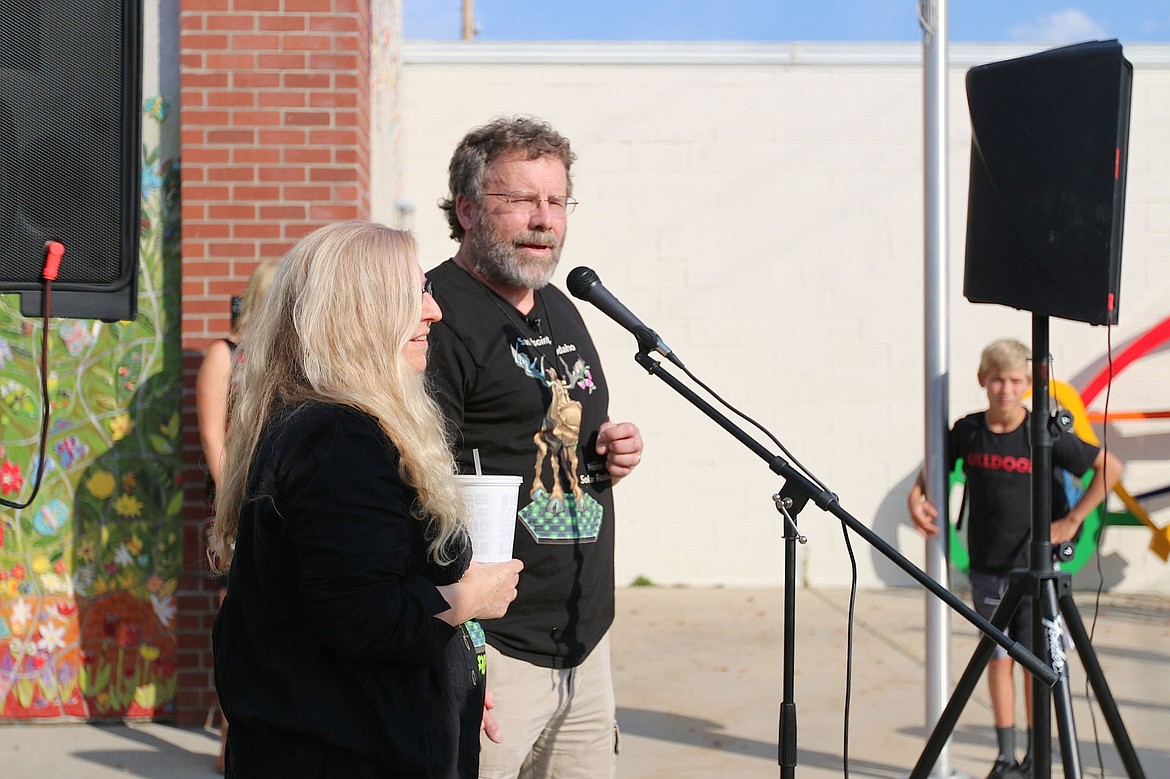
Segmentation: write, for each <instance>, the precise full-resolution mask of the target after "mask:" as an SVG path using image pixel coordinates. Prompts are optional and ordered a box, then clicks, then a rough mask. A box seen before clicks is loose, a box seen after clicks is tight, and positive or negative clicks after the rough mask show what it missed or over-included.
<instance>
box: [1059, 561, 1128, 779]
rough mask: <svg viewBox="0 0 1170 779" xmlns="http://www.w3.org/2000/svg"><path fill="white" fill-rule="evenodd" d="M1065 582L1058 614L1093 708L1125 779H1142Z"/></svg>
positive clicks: (1123, 726)
mask: <svg viewBox="0 0 1170 779" xmlns="http://www.w3.org/2000/svg"><path fill="white" fill-rule="evenodd" d="M1065 576H1067V574H1065ZM1067 581H1068V584H1067V586H1065V585H1064V582H1062V586H1061V591H1060V613H1061V614H1062V615H1064V623H1065V625H1067V626H1068V632H1069V634H1070V635H1071V636H1072V640H1073V646H1075V647H1076V649H1077V655H1079V656H1080V658H1081V665H1082V666H1083V667H1084V669H1085V676H1086V677H1088V679H1089V685H1090V686H1091V687H1092V688H1093V694H1094V695H1096V696H1097V705H1098V706H1100V707H1101V713H1102V714H1103V715H1104V717H1105V722H1106V724H1107V725H1108V726H1109V733H1110V735H1112V736H1113V744H1114V746H1116V747H1117V753H1118V755H1120V757H1121V762H1122V764H1123V765H1124V766H1125V771H1126V773H1127V774H1128V776H1129V779H1145V777H1146V774H1145V772H1144V771H1143V770H1142V765H1141V762H1140V761H1139V760H1138V756H1137V752H1136V751H1135V750H1134V748H1133V742H1132V741H1130V740H1129V733H1128V732H1127V731H1126V729H1125V723H1124V722H1122V720H1121V712H1119V711H1118V710H1117V702H1116V701H1115V700H1114V699H1113V694H1112V693H1111V692H1110V691H1109V683H1108V682H1107V681H1105V674H1104V673H1103V672H1102V671H1101V664H1100V663H1099V662H1097V653H1096V652H1095V651H1094V650H1093V645H1092V644H1091V643H1090V642H1089V634H1088V633H1087V632H1086V631H1085V623H1084V622H1082V621H1081V614H1080V612H1079V611H1077V604H1076V603H1075V602H1074V601H1073V598H1072V583H1071V579H1069V580H1067Z"/></svg>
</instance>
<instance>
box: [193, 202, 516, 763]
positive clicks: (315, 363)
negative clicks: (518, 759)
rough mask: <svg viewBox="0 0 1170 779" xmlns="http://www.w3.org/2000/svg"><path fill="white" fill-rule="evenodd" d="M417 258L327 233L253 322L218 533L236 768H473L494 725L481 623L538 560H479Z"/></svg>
mask: <svg viewBox="0 0 1170 779" xmlns="http://www.w3.org/2000/svg"><path fill="white" fill-rule="evenodd" d="M416 253H417V250H416V247H415V243H414V239H413V238H412V237H411V236H410V234H409V233H405V232H401V231H397V230H392V229H390V228H388V227H385V226H382V225H378V224H373V223H369V222H344V223H338V224H333V225H329V226H326V227H322V228H320V229H318V230H315V231H314V232H312V233H310V234H309V235H308V236H306V237H305V238H303V239H302V240H301V241H299V242H298V243H297V244H296V245H295V246H294V247H293V248H292V249H291V250H290V251H289V253H288V255H287V256H286V257H285V259H284V261H283V262H282V264H281V267H280V268H279V269H278V271H277V273H276V275H275V277H274V278H273V280H272V284H271V287H270V289H269V294H268V295H267V297H266V298H265V300H264V302H263V303H262V304H261V305H260V306H259V307H258V308H257V309H256V310H253V311H251V312H250V313H249V319H248V321H247V322H246V323H245V325H244V327H243V330H242V332H241V342H242V343H243V344H245V348H246V349H247V355H248V358H247V360H245V361H244V362H243V364H242V375H241V377H240V379H239V381H238V384H237V385H236V386H235V388H234V390H233V398H232V403H231V407H230V415H229V425H228V435H227V451H226V456H225V458H224V468H223V472H222V475H223V479H222V482H221V483H220V484H219V485H218V487H219V494H218V511H217V513H216V518H215V524H214V526H213V528H212V534H211V551H212V553H213V555H214V557H213V559H214V560H215V561H216V562H217V563H218V565H219V566H221V567H226V568H227V569H228V587H227V597H226V598H225V599H224V602H223V606H222V608H221V609H220V612H219V615H218V616H217V618H216V622H215V626H214V629H213V644H214V655H215V682H216V690H217V692H218V694H219V699H220V703H221V705H222V706H223V710H224V713H225V714H226V715H227V718H228V720H229V721H230V722H231V729H230V730H229V731H228V745H227V776H229V777H339V776H344V777H347V778H350V777H379V778H380V779H387V778H390V779H398V778H403V777H427V778H428V779H431V778H434V779H471V777H474V776H475V775H476V772H477V764H478V754H479V731H480V727H481V725H482V726H483V727H484V728H485V730H486V731H487V733H488V736H489V738H490V737H494V736H496V728H495V724H494V722H493V721H492V719H491V716H490V714H489V713H488V712H487V710H486V708H485V700H484V680H483V674H482V671H481V669H480V668H479V663H478V658H477V656H476V652H475V649H474V647H473V646H472V642H471V639H470V633H471V632H472V630H474V626H469V625H467V624H465V623H467V622H468V621H469V620H473V619H477V618H491V617H500V616H503V615H504V613H505V612H506V610H507V607H508V604H509V603H511V601H512V600H513V599H514V598H515V596H516V585H517V581H518V577H519V572H520V570H521V568H522V567H523V566H522V564H521V563H520V562H519V561H518V560H511V561H508V562H503V563H497V564H494V565H486V564H481V563H471V562H470V558H471V545H470V541H469V537H468V532H467V529H466V527H465V525H464V523H463V520H462V518H461V516H462V512H463V510H464V507H463V503H462V501H461V499H460V497H459V494H458V492H457V490H456V486H455V483H454V481H455V480H454V478H453V474H454V464H453V462H452V459H451V454H450V450H449V448H448V442H447V440H446V438H445V437H444V435H443V423H442V417H441V416H440V414H439V411H438V409H437V407H436V406H435V403H434V401H433V400H432V399H431V397H430V396H429V395H428V394H427V391H426V388H425V385H424V382H423V375H422V374H423V371H424V369H425V367H426V363H427V336H428V333H429V331H430V330H431V327H432V326H433V325H434V324H435V323H436V322H437V321H439V319H440V318H441V316H442V312H441V311H440V309H439V307H438V305H436V303H435V300H434V298H433V297H432V296H431V295H430V294H429V292H428V291H427V290H426V289H425V287H424V278H423V275H422V271H421V269H420V268H419V266H418V262H417V257H416Z"/></svg>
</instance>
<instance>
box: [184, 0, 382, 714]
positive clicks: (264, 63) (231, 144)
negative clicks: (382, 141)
mask: <svg viewBox="0 0 1170 779" xmlns="http://www.w3.org/2000/svg"><path fill="white" fill-rule="evenodd" d="M179 24H180V31H181V42H180V46H181V53H180V74H181V76H180V78H181V98H180V104H181V115H180V121H181V128H182V130H181V132H182V148H181V163H182V184H183V191H182V198H183V211H182V219H183V221H182V229H183V242H182V247H183V249H182V251H183V320H182V332H183V353H184V359H183V378H184V382H183V383H184V399H183V401H184V402H183V423H184V435H183V452H184V472H183V478H184V483H185V484H186V485H187V486H186V503H185V507H184V520H183V522H184V527H183V549H184V574H183V577H182V580H181V581H180V583H179V594H178V607H179V617H178V619H179V622H178V628H179V663H180V665H179V674H180V676H179V691H178V697H177V700H176V714H177V721H178V723H179V724H180V725H198V724H201V723H203V722H204V720H205V718H206V717H207V715H208V711H209V710H210V708H211V706H212V705H213V704H214V700H215V699H214V693H213V687H212V677H211V639H210V635H211V623H212V620H213V619H214V615H215V607H216V604H215V587H214V586H213V585H211V584H210V582H209V581H208V580H207V576H206V565H205V563H204V560H203V555H204V543H203V522H204V519H205V515H206V510H205V508H204V495H203V480H204V475H203V470H202V468H201V467H200V456H201V452H200V447H199V434H198V428H197V425H196V419H195V407H194V385H195V372H196V371H197V370H198V368H199V361H200V358H201V355H202V352H203V349H204V348H205V347H206V346H207V344H208V343H209V342H211V341H212V340H213V339H215V338H220V337H223V336H225V335H227V333H228V326H229V315H228V301H229V298H230V296H231V295H233V294H237V293H239V292H241V291H242V290H243V288H244V285H245V283H246V282H247V279H248V275H249V274H250V273H251V272H252V270H253V269H254V268H255V267H256V266H257V265H258V264H259V263H260V262H261V261H262V260H265V259H267V258H269V257H279V256H280V255H282V254H283V253H284V252H285V251H286V250H287V249H288V248H289V247H290V246H291V245H292V244H293V243H294V242H295V241H296V240H297V239H298V238H300V237H301V236H303V235H304V234H305V233H307V232H309V231H310V230H312V229H313V228H315V227H318V226H320V225H322V224H326V223H328V222H332V221H337V220H342V219H365V218H368V217H369V212H370V196H369V146H370V144H369V83H370V82H369V41H370V32H369V25H370V11H369V2H368V0H181V1H180V10H179Z"/></svg>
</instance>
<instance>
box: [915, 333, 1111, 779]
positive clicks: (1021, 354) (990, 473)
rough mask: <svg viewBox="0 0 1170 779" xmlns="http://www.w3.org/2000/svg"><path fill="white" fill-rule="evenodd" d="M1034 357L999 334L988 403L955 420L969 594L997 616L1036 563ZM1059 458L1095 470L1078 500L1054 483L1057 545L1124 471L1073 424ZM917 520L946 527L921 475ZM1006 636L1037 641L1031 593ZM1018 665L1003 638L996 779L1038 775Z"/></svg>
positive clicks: (988, 357) (982, 365)
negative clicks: (1023, 730) (1020, 699)
mask: <svg viewBox="0 0 1170 779" xmlns="http://www.w3.org/2000/svg"><path fill="white" fill-rule="evenodd" d="M1031 359H1032V355H1031V352H1030V351H1029V349H1028V347H1027V346H1025V345H1024V344H1022V343H1020V342H1019V341H1016V340H1012V339H1001V340H998V341H995V342H993V343H991V344H990V345H989V346H988V347H987V348H986V349H984V350H983V355H982V358H981V359H980V362H979V386H980V387H983V388H984V389H985V390H986V391H987V410H986V411H981V412H978V413H975V414H969V415H968V416H965V417H963V418H962V419H960V420H959V421H958V422H956V423H955V425H954V427H952V428H951V432H950V435H949V437H948V441H947V444H948V445H947V462H946V465H947V470H948V471H949V470H950V469H951V468H954V465H955V461H956V460H958V459H959V458H960V457H961V458H962V459H963V471H964V473H965V474H966V478H967V501H968V506H969V507H970V508H969V511H968V523H969V524H968V528H967V537H968V543H967V546H968V551H969V552H970V555H971V569H970V579H971V599H972V600H973V601H974V606H975V610H976V611H978V612H979V613H980V614H981V615H983V616H984V617H986V618H987V619H991V616H992V614H994V613H995V609H996V607H998V606H999V604H1000V601H1001V599H1002V598H1003V596H1004V593H1005V592H1006V591H1007V585H1008V575H1009V573H1010V572H1011V571H1012V570H1015V569H1020V568H1027V567H1028V548H1027V547H1028V540H1029V538H1030V537H1031V530H1032V526H1031V515H1032V512H1031V494H1032V493H1031V485H1032V449H1031V445H1030V443H1029V433H1028V431H1029V424H1030V419H1031V413H1030V412H1029V411H1028V409H1027V408H1025V407H1024V396H1025V395H1026V394H1027V393H1028V391H1029V390H1031V388H1032V371H1031V364H1030V363H1031ZM1052 465H1053V467H1054V468H1063V469H1065V470H1067V471H1069V472H1071V473H1073V474H1075V475H1076V476H1080V475H1082V474H1084V473H1085V472H1086V471H1087V470H1089V469H1090V468H1092V469H1093V478H1092V480H1091V481H1090V482H1089V486H1088V488H1087V489H1086V490H1085V493H1084V495H1083V496H1081V498H1080V499H1079V500H1078V501H1077V502H1076V504H1075V505H1073V506H1072V507H1070V506H1069V505H1068V501H1067V500H1066V499H1065V498H1064V491H1063V489H1055V488H1054V490H1053V500H1052V505H1053V514H1054V516H1053V520H1052V535H1051V540H1052V543H1053V544H1059V543H1063V542H1065V541H1070V540H1072V539H1073V538H1074V537H1075V536H1076V534H1077V531H1078V530H1080V527H1081V524H1082V523H1083V522H1084V521H1085V517H1087V516H1088V515H1089V512H1091V511H1092V510H1093V509H1094V508H1096V507H1097V505H1098V504H1100V503H1101V502H1102V501H1103V500H1105V496H1106V494H1107V493H1108V491H1109V490H1111V489H1113V485H1115V484H1117V480H1118V479H1120V478H1121V463H1120V461H1119V460H1118V459H1117V458H1116V457H1114V456H1113V455H1112V454H1109V453H1107V452H1105V451H1104V450H1103V449H1099V448H1098V447H1096V446H1093V445H1092V444H1089V443H1086V442H1084V441H1082V440H1081V439H1080V438H1078V437H1077V436H1076V435H1074V434H1072V433H1071V432H1067V433H1064V434H1062V435H1059V436H1057V437H1056V438H1055V439H1054V441H1053V444H1052ZM908 502H909V509H910V518H911V519H912V520H913V521H914V525H915V527H917V528H918V531H919V532H920V533H922V535H923V536H925V537H930V536H933V535H935V534H936V533H938V532H939V527H938V524H937V520H938V508H937V507H935V506H934V505H933V504H932V503H931V502H930V501H929V500H927V498H926V492H925V487H924V484H923V477H922V474H921V473H920V474H919V475H918V480H917V481H916V482H915V484H914V486H913V487H912V488H911V490H910V496H909V500H908ZM1006 632H1007V634H1008V635H1009V636H1011V637H1012V638H1013V639H1015V640H1016V641H1018V642H1020V643H1021V644H1023V645H1024V646H1026V647H1028V649H1031V648H1032V601H1031V599H1030V598H1024V599H1022V600H1021V601H1020V606H1019V608H1018V609H1017V610H1016V613H1015V616H1014V617H1013V619H1012V621H1011V622H1010V623H1009V624H1008V626H1007V631H1006ZM1014 666H1015V663H1014V661H1013V660H1012V659H1011V657H1009V656H1008V654H1007V651H1006V650H1005V649H1003V647H999V646H997V647H996V648H995V654H994V655H993V657H992V660H991V662H990V663H989V664H988V666H987V681H988V686H989V689H990V696H991V709H992V715H993V716H994V718H995V733H996V741H997V743H998V746H999V754H998V755H997V756H996V759H995V764H994V765H993V766H992V768H991V772H990V773H989V774H988V775H987V776H988V779H1002V778H1003V777H1009V776H1016V775H1020V774H1026V775H1027V776H1031V775H1032V771H1031V765H1032V761H1031V753H1030V752H1029V753H1028V754H1026V755H1025V756H1024V759H1023V761H1022V762H1017V761H1016V757H1015V711H1016V709H1015V683H1014V681H1013V678H1012V674H1013V669H1014ZM1031 697H1032V688H1031V686H1030V685H1028V684H1025V685H1024V698H1025V700H1026V702H1027V703H1026V706H1027V710H1028V728H1029V732H1028V744H1029V746H1030V745H1031V743H1032V739H1031V727H1032V703H1031Z"/></svg>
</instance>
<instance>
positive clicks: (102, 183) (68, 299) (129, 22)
mask: <svg viewBox="0 0 1170 779" xmlns="http://www.w3.org/2000/svg"><path fill="white" fill-rule="evenodd" d="M141 17H142V12H141V0H52V2H46V1H45V0H27V2H15V1H13V2H4V3H3V5H2V6H0V293H19V294H20V309H21V313H22V314H23V315H25V316H40V315H41V314H42V312H43V307H44V305H43V304H44V301H43V294H42V292H43V289H44V287H43V283H42V279H41V272H42V268H43V266H44V261H45V243H46V241H50V240H52V241H59V242H60V243H62V244H64V246H65V257H64V260H63V262H62V264H61V269H60V275H59V276H58V278H57V280H56V282H55V283H54V284H53V288H52V310H51V313H52V315H53V316H61V317H76V318H84V319H103V320H107V321H113V320H119V319H133V318H134V316H135V314H136V309H137V286H138V284H137V282H138V235H139V228H138V224H139V219H138V215H139V208H140V205H139V198H140V190H141V183H140V182H141V172H140V171H141V164H140V162H139V154H140V152H139V146H140V143H141V141H140V136H141V129H140V124H141V102H142V98H141V95H142V77H141V76H142V24H141Z"/></svg>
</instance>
